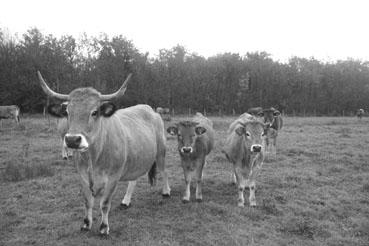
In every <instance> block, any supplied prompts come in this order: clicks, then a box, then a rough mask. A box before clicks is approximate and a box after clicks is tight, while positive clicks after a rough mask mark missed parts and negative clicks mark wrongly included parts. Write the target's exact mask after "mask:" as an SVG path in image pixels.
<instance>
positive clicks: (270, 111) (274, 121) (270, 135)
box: [258, 107, 283, 155]
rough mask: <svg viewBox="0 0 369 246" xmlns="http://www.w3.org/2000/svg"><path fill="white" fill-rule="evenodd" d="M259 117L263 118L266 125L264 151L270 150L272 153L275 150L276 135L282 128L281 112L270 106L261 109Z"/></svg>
mask: <svg viewBox="0 0 369 246" xmlns="http://www.w3.org/2000/svg"><path fill="white" fill-rule="evenodd" d="M258 115H259V116H260V117H263V118H264V123H265V124H266V125H268V129H267V135H266V139H265V142H266V152H270V153H272V154H274V155H275V154H276V152H277V147H276V145H277V136H278V131H279V130H280V129H282V126H283V119H282V116H281V113H280V112H279V111H278V110H277V109H275V108H273V107H271V108H267V109H263V110H262V111H261V112H260V113H259V114H258Z"/></svg>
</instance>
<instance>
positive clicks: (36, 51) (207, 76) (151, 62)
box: [0, 28, 369, 115]
mask: <svg viewBox="0 0 369 246" xmlns="http://www.w3.org/2000/svg"><path fill="white" fill-rule="evenodd" d="M37 70H40V71H41V73H42V75H43V77H44V78H45V79H46V81H47V82H48V84H49V85H50V87H51V88H52V89H53V90H55V91H57V92H60V93H69V92H70V91H71V90H73V89H75V88H77V87H86V86H91V87H94V88H96V89H97V90H99V91H100V92H102V93H111V92H114V91H115V90H117V89H118V88H119V87H120V85H121V83H122V82H123V81H124V79H125V78H126V76H127V75H128V74H129V73H133V78H132V80H131V82H130V83H129V86H128V89H127V91H126V95H125V97H124V98H123V99H121V101H119V102H117V103H118V104H119V105H120V106H121V107H126V106H131V105H135V104H138V103H145V104H149V105H151V106H152V107H154V108H155V107H158V106H161V107H169V108H171V109H174V110H175V112H176V113H177V112H178V113H187V112H188V109H191V110H192V112H195V111H200V112H204V111H205V112H207V113H219V112H221V113H224V114H230V113H233V112H234V113H237V114H240V113H243V112H245V111H246V110H247V109H248V108H250V107H255V106H262V107H270V106H273V107H276V108H278V109H279V110H281V111H283V112H284V113H286V114H296V115H342V114H346V115H348V114H353V112H355V110H356V109H358V108H364V109H369V107H368V106H369V62H368V61H361V60H355V59H346V60H339V61H334V62H323V61H319V60H317V59H314V58H309V59H307V58H299V57H292V58H290V59H289V60H288V62H285V63H282V62H280V61H275V60H273V59H272V58H271V55H270V54H268V53H266V52H252V53H251V52H250V53H247V54H245V55H240V54H237V53H222V54H218V55H215V56H212V57H209V58H205V57H203V56H201V55H199V54H197V53H193V52H192V53H191V52H188V51H187V50H186V49H185V48H184V47H183V46H181V45H177V46H175V47H172V48H170V49H162V50H160V51H159V55H157V56H156V57H151V56H149V54H148V53H143V52H141V51H139V50H138V49H137V48H136V47H135V45H134V44H133V42H132V41H131V40H127V39H126V38H125V37H124V36H122V35H119V36H113V37H109V36H108V35H106V34H101V35H100V36H98V37H89V36H87V35H83V36H81V37H80V38H79V39H76V38H74V37H73V36H68V35H66V36H62V37H60V38H56V37H54V36H53V35H50V34H49V35H44V34H43V33H41V32H40V30H38V29H37V28H32V29H30V30H28V31H27V32H26V33H24V34H23V35H22V36H21V37H16V36H10V35H7V34H6V33H5V31H4V30H3V29H0V105H10V104H16V105H18V106H20V107H21V109H22V111H23V112H30V113H35V112H42V110H43V107H44V106H45V105H46V104H47V103H50V101H49V100H48V99H47V98H46V96H45V95H44V93H43V92H42V90H41V88H40V86H39V84H38V79H37V76H36V71H37Z"/></svg>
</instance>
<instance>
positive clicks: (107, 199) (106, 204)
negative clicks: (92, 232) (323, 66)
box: [100, 181, 117, 236]
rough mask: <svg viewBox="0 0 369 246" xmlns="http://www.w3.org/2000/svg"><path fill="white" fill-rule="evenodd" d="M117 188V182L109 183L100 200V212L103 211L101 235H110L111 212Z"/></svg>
mask: <svg viewBox="0 0 369 246" xmlns="http://www.w3.org/2000/svg"><path fill="white" fill-rule="evenodd" d="M116 187H117V182H116V181H113V182H112V183H108V184H107V185H106V186H105V189H104V194H103V195H102V197H101V200H100V210H101V224H100V235H102V236H107V235H109V222H108V217H109V211H110V208H111V200H112V198H113V194H114V192H115V189H116Z"/></svg>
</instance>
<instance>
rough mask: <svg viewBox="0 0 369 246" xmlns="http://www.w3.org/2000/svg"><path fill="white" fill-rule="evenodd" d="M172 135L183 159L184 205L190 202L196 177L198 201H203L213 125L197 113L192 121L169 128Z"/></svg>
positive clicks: (212, 139) (212, 140) (212, 142)
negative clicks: (203, 185) (204, 176)
mask: <svg viewBox="0 0 369 246" xmlns="http://www.w3.org/2000/svg"><path fill="white" fill-rule="evenodd" d="M167 132H168V133H169V134H171V135H177V138H178V152H179V155H180V157H181V164H182V168H183V173H184V178H185V183H186V189H185V194H184V196H183V198H182V201H183V202H184V203H186V202H189V201H190V187H191V178H192V176H193V175H195V178H196V181H197V186H196V201H199V202H200V201H202V187H201V186H202V184H201V183H202V170H203V168H204V165H205V162H206V160H205V158H206V156H207V155H208V154H209V153H210V151H211V150H212V149H213V147H214V130H213V123H212V122H211V121H210V120H209V119H208V118H206V117H205V116H203V115H202V114H201V113H197V114H196V116H195V117H194V118H193V119H192V120H190V121H181V122H179V123H177V124H176V125H175V126H170V127H168V128H167Z"/></svg>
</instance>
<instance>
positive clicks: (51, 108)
mask: <svg viewBox="0 0 369 246" xmlns="http://www.w3.org/2000/svg"><path fill="white" fill-rule="evenodd" d="M67 105H68V103H66V102H63V103H62V104H50V105H48V106H47V111H48V113H49V114H51V115H52V116H56V117H58V118H60V119H59V120H58V123H57V127H56V129H57V132H58V133H59V135H60V137H61V146H62V158H63V159H64V160H67V159H68V157H70V156H72V155H73V151H72V150H71V149H69V148H67V146H66V145H65V143H64V136H65V134H67V132H68V120H67V118H66V117H67V116H68V114H67V113H66V109H67Z"/></svg>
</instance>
